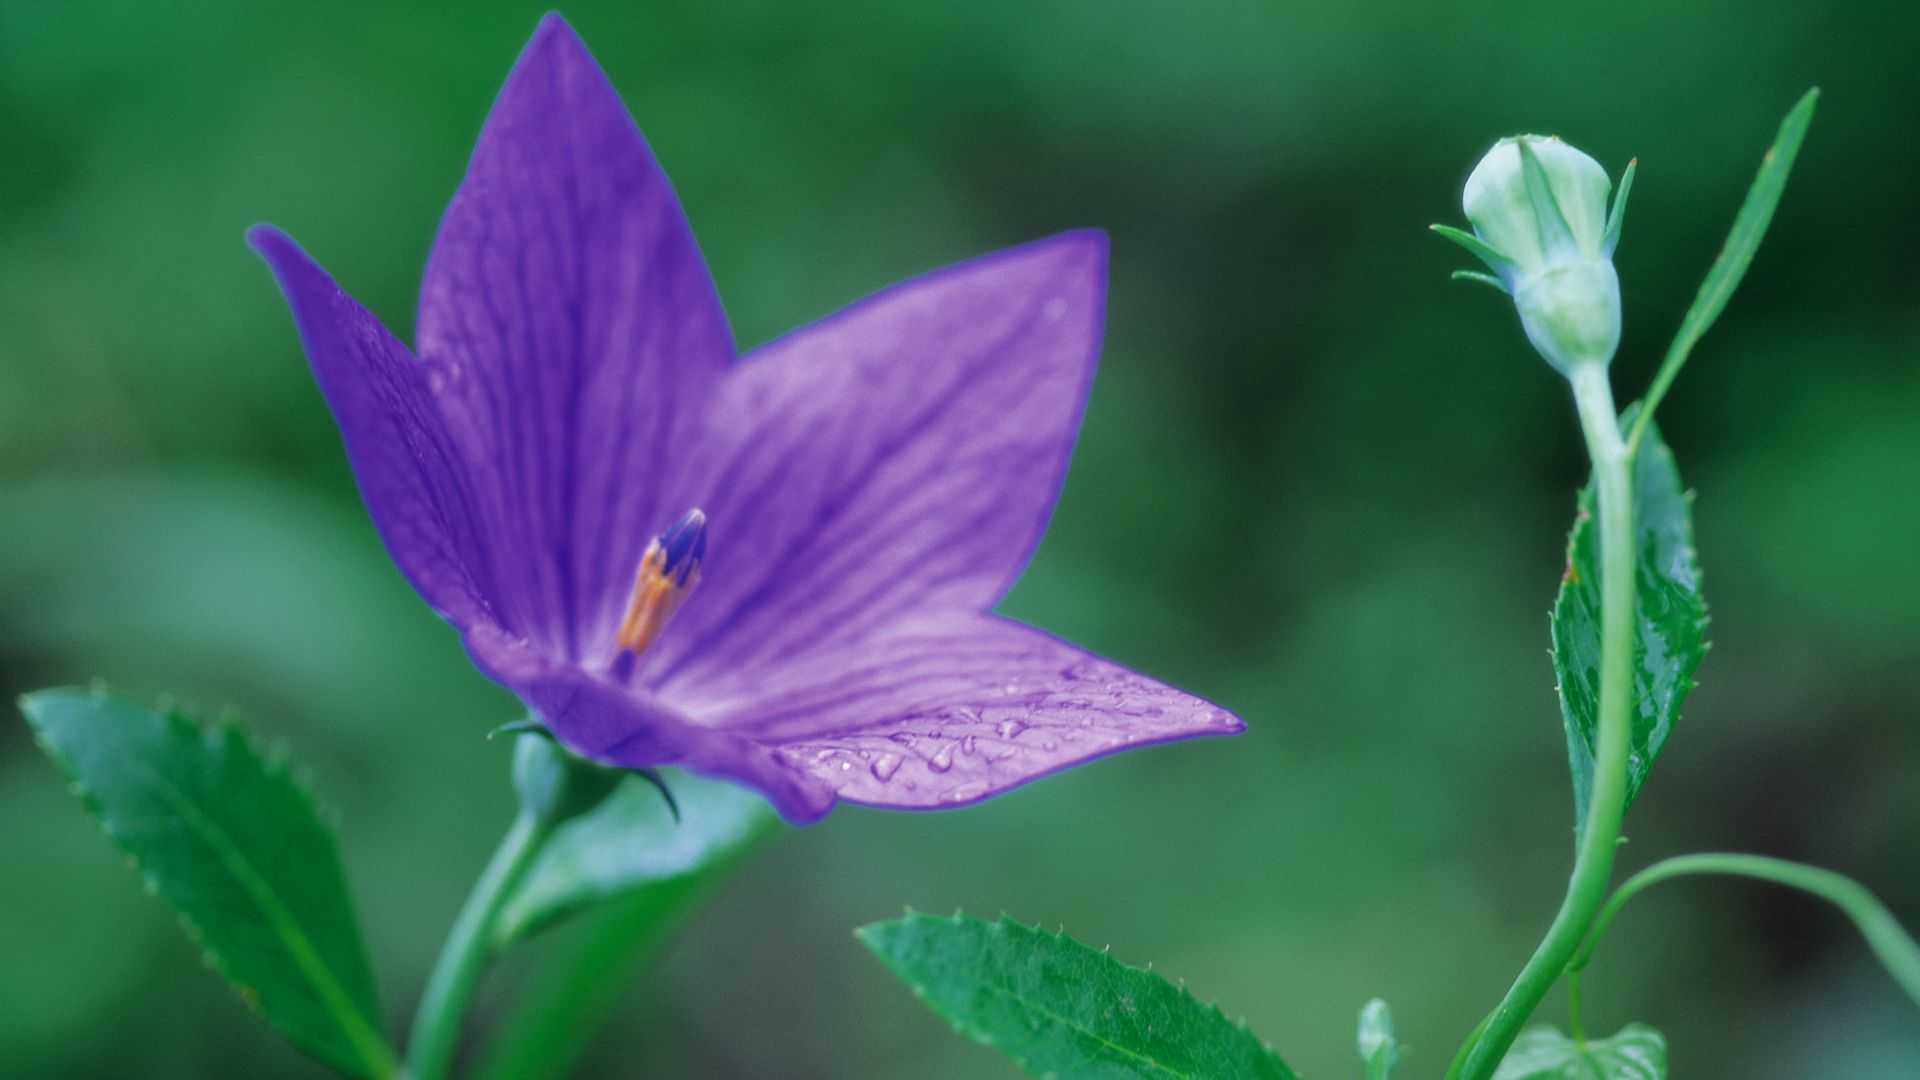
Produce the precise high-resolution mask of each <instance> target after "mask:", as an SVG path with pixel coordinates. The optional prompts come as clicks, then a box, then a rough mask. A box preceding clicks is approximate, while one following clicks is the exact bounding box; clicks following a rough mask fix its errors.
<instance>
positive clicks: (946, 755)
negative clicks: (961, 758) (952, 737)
mask: <svg viewBox="0 0 1920 1080" xmlns="http://www.w3.org/2000/svg"><path fill="white" fill-rule="evenodd" d="M927 768H929V769H932V770H933V771H934V772H946V771H947V770H948V769H951V768H953V744H952V743H948V744H947V745H945V746H943V747H941V748H940V749H939V750H936V751H935V752H934V755H933V756H932V757H930V758H928V759H927Z"/></svg>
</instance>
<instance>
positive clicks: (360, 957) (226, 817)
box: [20, 689, 398, 1076]
mask: <svg viewBox="0 0 1920 1080" xmlns="http://www.w3.org/2000/svg"><path fill="white" fill-rule="evenodd" d="M20 708H21V711H22V712H23V713H24V714H25V715H26V718H27V722H28V723H29V724H31V725H32V727H33V730H34V733H35V735H36V737H37V738H38V739H39V741H40V744H41V745H42V746H43V747H45V749H46V751H47V753H48V754H49V755H50V756H51V757H52V758H53V760H54V761H55V762H56V763H57V764H58V765H59V766H60V768H61V769H62V770H63V771H64V772H65V773H66V774H67V776H68V778H69V779H70V780H71V781H72V782H73V786H74V789H75V791H76V792H77V793H78V794H79V795H80V797H81V799H82V800H84V801H85V803H86V805H87V808H88V810H90V811H91V812H92V813H93V815H94V817H95V818H96V819H97V820H98V821H99V823H100V827H101V828H102V829H103V830H105V831H106V833H107V835H108V836H110V837H111V838H112V839H113V841H114V842H115V843H116V844H118V845H119V846H120V847H121V849H122V850H124V851H125V852H126V853H127V855H128V856H129V857H130V858H131V860H132V862H133V864H134V866H135V868H136V869H137V870H138V871H139V872H140V874H141V876H142V877H143V878H145V879H146V883H147V887H148V888H149V890H150V891H152V892H153V893H154V894H155V895H157V896H159V897H160V898H161V899H162V900H165V901H166V902H167V903H168V904H169V905H170V906H172V907H173V909H174V910H175V911H176V912H178V913H179V915H180V919H181V921H182V923H183V924H184V925H185V927H186V929H187V932H188V933H189V934H191V935H192V936H193V937H194V938H195V940H197V941H198V942H199V944H200V945H201V947H202V948H204V949H205V950H206V958H207V962H208V963H209V964H210V965H211V966H212V967H213V968H214V970H216V971H218V972H219V973H220V974H221V975H223V976H225V977H226V979H227V981H229V982H230V983H232V984H233V985H234V987H235V989H237V990H238V991H239V993H240V996H241V997H242V998H243V999H245V1000H246V1001H247V1002H248V1003H249V1004H251V1005H253V1006H254V1007H255V1008H257V1009H258V1010H259V1012H260V1014H261V1015H262V1016H263V1017H264V1018H265V1019H266V1020H267V1022H268V1023H270V1024H272V1025H273V1026H274V1027H275V1028H277V1029H278V1030H279V1031H280V1032H281V1033H282V1034H284V1035H285V1036H286V1037H287V1038H288V1039H289V1040H290V1041H292V1042H293V1043H294V1044H295V1045H297V1046H299V1047H300V1048H301V1049H303V1050H305V1051H306V1052H308V1053H310V1054H312V1055H313V1056H314V1057H316V1058H318V1059H320V1060H321V1061H323V1062H326V1063H327V1064H328V1065H331V1066H333V1067H334V1068H336V1069H339V1070H341V1071H343V1072H347V1073H350V1074H353V1075H357V1076H390V1075H392V1074H394V1073H395V1072H396V1071H397V1069H398V1064H397V1061H396V1059H395V1055H394V1053H393V1051H392V1049H391V1048H390V1047H389V1046H388V1044H387V1042H386V1039H385V1038H384V1037H383V1036H382V1035H381V1032H380V1015H381V1014H380V1006H379V1002H378V1000H377V997H376V995H375V990H374V982H373V974H372V968H371V966H370V965H369V963H368V961H367V952H366V946H365V944H364V943H363V942H362V940H361V937H360V926H359V923H358V921H357V920H356V919H355V917H354V912H353V905H352V902H351V900H350V899H349V897H348V895H347V882H346V873H345V871H344V870H343V868H342V866H341V863H340V853H339V849H338V846H337V844H336V842H335V839H334V835H333V831H332V829H331V828H330V827H329V826H328V825H327V824H326V823H325V822H323V821H322V820H321V818H320V815H319V814H318V813H317V812H316V811H315V809H314V805H313V801H312V799H311V797H310V796H309V795H308V793H307V791H306V789H305V788H304V787H303V786H302V785H301V784H300V783H299V782H298V781H296V780H295V778H294V777H293V776H292V775H291V773H290V772H289V770H288V768H287V766H286V764H285V762H283V761H281V760H278V759H276V758H269V757H266V756H263V755H262V754H261V753H260V751H259V749H258V748H257V747H255V746H254V744H253V743H252V742H251V740H249V739H248V738H247V736H246V735H245V733H243V732H241V731H240V730H239V729H238V728H236V727H234V726H232V725H230V724H221V725H216V726H213V727H203V726H201V725H200V724H198V723H195V722H194V721H193V720H192V719H190V718H188V717H187V716H185V715H184V714H182V713H179V712H175V711H171V710H170V711H167V712H165V713H160V712H155V711H153V710H151V709H148V708H145V707H143V706H141V705H138V704H135V703H133V702H130V701H127V700H125V699H123V698H118V697H114V696H112V695H109V694H107V693H105V692H103V691H95V690H80V689H62V690H44V691H41V692H39V693H35V694H29V695H27V696H26V697H24V698H22V699H21V702H20Z"/></svg>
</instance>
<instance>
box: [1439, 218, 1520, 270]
mask: <svg viewBox="0 0 1920 1080" xmlns="http://www.w3.org/2000/svg"><path fill="white" fill-rule="evenodd" d="M1427 228H1429V229H1431V230H1433V231H1434V232H1436V233H1438V234H1440V235H1441V236H1444V237H1446V238H1447V239H1449V240H1451V241H1453V242H1454V243H1456V244H1459V245H1460V246H1461V247H1463V248H1465V249H1467V251H1468V253H1469V254H1471V255H1473V257H1474V258H1476V259H1479V260H1480V261H1481V262H1483V263H1486V264H1487V269H1489V270H1491V271H1493V272H1494V273H1496V274H1502V273H1505V272H1507V271H1508V270H1511V269H1512V268H1513V265H1514V264H1513V260H1512V259H1509V258H1507V257H1506V256H1505V255H1503V254H1501V253H1500V251H1499V250H1498V249H1497V248H1495V247H1494V246H1493V245H1492V244H1489V243H1487V242H1486V241H1485V240H1482V239H1480V238H1479V237H1478V236H1475V235H1474V234H1473V233H1470V232H1468V231H1467V230H1465V229H1458V228H1455V227H1454V226H1452V225H1429V226H1427Z"/></svg>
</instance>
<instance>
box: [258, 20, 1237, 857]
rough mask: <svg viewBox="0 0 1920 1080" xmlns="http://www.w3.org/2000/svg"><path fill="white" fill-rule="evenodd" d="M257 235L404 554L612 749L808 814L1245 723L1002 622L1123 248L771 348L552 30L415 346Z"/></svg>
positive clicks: (496, 664) (1096, 249)
mask: <svg viewBox="0 0 1920 1080" xmlns="http://www.w3.org/2000/svg"><path fill="white" fill-rule="evenodd" d="M251 239H252V242H253V244H254V246H255V247H256V248H257V249H258V250H259V251H260V252H261V254H262V255H263V256H264V257H265V258H266V260H267V262H268V263H269V264H270V265H271V266H272V268H273V270H274V272H275V274H276V275H277V276H278V277H279V279H280V283H281V287H282V289H283V290H284V292H285V293H286V295H287V299H288V302H289V303H290V305H291V306H292V308H293V311H294V317H295V321H296V323H297V324H298V326H299V330H300V335H301V338H302V340H303V342H304V343H305V345H306V349H307V355H308V358H309V360H310V361H311V363H312V365H313V369H314V374H315V377H316V379H317V380H318V382H319V384H320V388H321V390H322V392H323V393H324V394H325V395H326V398H327V401H328V403H329V404H330V405H331V406H332V408H333V411H334V415H335V418H336V419H337V420H338V422H339V424H340V429H341V433H342V436H343V438H344V440H345V442H346V447H347V454H348V457H349V459H350V460H351V462H352V465H353V469H354V475H355V478H356V480H357V481H358V483H359V486H360V489H361V493H362V495H363V497H364V498H365V500H366V503H367V507H368V510H369V511H370V512H371V514H372V516H373V519H374V522H375V524H376V526H377V527H378V528H379V530H380V533H381V536H382V537H383V539H384V540H385V541H386V544H387V548H388V550H389V551H390V552H391V553H392V555H393V558H394V561H395V562H396V563H397V564H398V565H399V567H400V569H401V571H402V572H403V573H404V574H405V575H406V576H407V578H408V580H409V581H411V582H412V583H413V585H414V587H415V588H416V589H417V590H418V591H419V593H420V595H421V596H422V597H423V598H425V599H426V601H427V602H428V603H429V604H431V605H432V606H433V607H434V609H435V610H437V611H438V612H439V613H440V614H441V615H442V616H443V617H445V618H446V619H447V620H448V621H449V622H451V623H452V624H453V625H454V626H456V627H457V628H459V630H460V631H461V634H462V637H463V639H464V641H465V642H466V645H467V649H468V651H469V653H470V654H471V655H472V657H473V659H474V661H475V663H476V664H477V665H478V666H479V667H480V669H481V670H482V671H483V672H485V673H486V674H487V675H488V676H490V677H492V678H494V679H496V680H498V681H500V682H501V683H503V684H505V685H507V686H509V687H511V688H512V689H513V690H515V691H516V692H517V693H518V694H519V695H520V696H521V697H522V698H523V699H524V700H525V701H526V702H527V703H528V705H529V706H530V707H531V708H533V709H534V710H535V711H536V712H538V713H539V714H540V716H541V717H542V719H543V720H544V721H545V722H546V723H547V725H548V726H549V727H550V728H551V729H552V730H553V731H554V732H555V734H557V735H558V736H559V737H560V738H561V739H563V740H565V741H566V742H567V743H568V744H569V745H571V746H572V747H574V748H575V749H576V750H578V751H580V752H581V753H583V754H586V755H588V756H590V757H593V758H596V759H598V760H601V761H605V762H608V763H612V764H618V765H627V766H635V767H638V766H650V765H659V764H668V763H674V764H681V765H685V766H687V767H690V768H694V769H697V770H701V771H704V772H708V773H713V774H718V775H723V776H728V777H732V778H735V779H737V780H740V781H742V782H745V783H748V784H752V785H754V786H755V787H757V788H759V789H760V790H762V791H763V792H765V793H766V794H767V796H768V797H769V798H770V799H771V800H772V801H773V803H774V804H775V805H776V806H777V807H778V808H779V809H780V811H781V812H782V813H783V814H785V815H786V816H787V817H788V818H790V819H792V820H794V821H808V820H813V819H815V818H818V817H819V816H820V815H822V814H824V813H825V812H826V811H827V810H828V809H829V808H830V807H831V806H832V804H833V803H834V801H835V800H836V799H848V800H850V801H854V802H861V803H866V804H870V805H875V806H889V807H902V808H924V807H937V806H951V805H957V804H961V803H967V802H972V801H975V800H978V799H982V798H985V797H987V796H989V795H993V794H996V793H998V792H1001V791H1005V790H1007V789H1008V788H1011V787H1014V786H1016V785H1018V784H1021V783H1024V782H1026V781H1028V780H1031V779H1034V778H1035V777H1037V776H1040V775H1043V774H1045V773H1048V772H1051V771H1053V770H1055V769H1059V768H1064V767H1066V766H1068V765H1072V764H1076V763H1078V762H1081V761H1085V760H1088V759H1090V758H1093V757H1096V756H1099V755H1101V754H1105V753H1108V752H1111V751H1115V750H1119V749H1124V748H1126V747H1129V746H1138V745H1144V744H1147V743H1152V742H1159V741H1165V740H1168V739H1176V738H1184V737H1188V736H1193V735H1206V734H1227V733H1232V732H1235V731H1238V730H1240V726H1241V725H1240V723H1239V721H1238V720H1236V719H1234V718H1233V717H1232V716H1231V715H1229V714H1228V713H1226V712H1224V711H1222V710H1221V709H1219V708H1216V707H1215V706H1212V705H1210V704H1208V703H1206V702H1204V701H1201V700H1200V699H1198V698H1194V697H1191V696H1189V695H1187V694H1184V693H1181V692H1180V691H1177V690H1174V689H1171V688H1169V687H1166V686H1164V685H1161V684H1159V683H1156V682H1154V681H1152V680H1150V679H1147V678H1145V677H1143V676H1140V675H1138V674H1135V673H1133V672H1131V671H1128V670H1126V669H1125V668H1122V667H1119V666H1118V665H1115V664H1112V663H1108V662H1106V661H1104V660H1100V659H1098V658H1096V657H1093V656H1091V655H1089V654H1087V653H1085V652H1083V651H1081V650H1079V649H1077V648H1075V647H1073V646H1071V645H1068V644H1066V643H1065V642H1062V641H1059V640H1057V639H1055V638H1053V637H1050V636H1048V635H1046V634H1044V633H1042V632H1040V631H1037V630H1034V629H1031V628H1029V627H1025V626H1022V625H1020V624H1018V623H1015V622H1012V621H1010V620H1007V619H1004V618H1000V617H998V616H994V615H992V614H989V613H988V612H989V609H990V608H991V607H992V606H993V605H994V604H995V603H996V602H997V601H998V600H999V599H1000V597H1001V595H1002V594H1003V593H1004V592H1005V590H1006V588H1007V587H1008V585H1010V584H1011V582H1012V581H1013V579H1014V578H1015V576H1017V574H1018V573H1019V571H1020V568H1021V567H1022V565H1023V564H1024V563H1025V562H1026V560H1027V557H1028V556H1029V554H1030V553H1031V552H1032V550H1033V547H1034V545H1035V544H1036V543H1037V542H1038V541H1039V538H1040V534H1041V532H1042V530H1043V529H1044V528H1045V525H1046V519H1047V516H1048V514H1049V513H1050V512H1051V510H1052V508H1053V503H1054V501H1055V498H1056V497H1057V495H1058V492H1059V488H1060V483H1061V480H1062V477H1063V476H1064V473H1065V470H1066V464H1067V458H1068V455H1069V453H1070V452H1071V450H1072V447H1073V441H1074V435H1075V432H1076V429H1077V428H1078V425H1079V419H1080V414H1081V410H1082V406H1083V404H1084V402H1085V397H1086V391H1087V386H1088V384H1089V381H1090V379H1091V377H1092V372H1093V368H1094V362H1095V359H1096V357H1097V354H1098V350H1099V338H1100V331H1101V325H1102V322H1103V310H1102V307H1103V304H1104V297H1105V279H1106V244H1105V240H1104V238H1103V237H1101V236H1100V235H1099V234H1097V233H1089V232H1082V233H1068V234H1064V235H1061V236H1056V237H1053V238H1051V239H1048V240H1043V241H1040V242H1038V243H1034V244H1029V245H1026V246H1024V247H1021V248H1016V249H1013V250H1010V251H1005V252H1001V253H998V254H995V255H991V256H987V257H985V258H982V259H977V260H974V261H972V262H969V263H965V264H962V265H960V266H956V267H952V268H949V269H947V270H943V271H939V272H936V273H933V274H929V275H927V276H925V277H922V278H919V279H916V280H914V281H910V282H907V283H905V284H903V285H899V286H896V287H894V288H892V289H889V290H887V291H885V292H883V293H881V294H879V295H877V296H874V297H872V298H870V299H868V300H865V301H863V302H861V303H858V304H855V305H854V306H852V307H851V308H848V309H847V310H845V311H843V312H841V313H839V314H837V315H834V316H831V317H829V318H827V319H825V320H822V321H821V322H818V323H815V324H814V325H812V326H809V327H806V328H803V329H801V330H799V331H796V332H794V333H793V334H791V335H789V336H787V337H785V338H782V339H780V340H778V341H775V342H774V343H772V344H770V345H767V346H765V347H763V348H761V349H758V350H756V351H754V352H752V353H750V354H748V355H747V356H745V357H739V358H737V357H736V354H735V350H734V346H733V342H732V338H731V336H730V334H729V333H728V330H727V325H726V317H725V314H724V312H723V311H722V309H721V307H720V302H719V299H718V297H717V296H716V294H715V292H714V288H713V283H712V280H711V278H710V276H709V275H708V272H707V269H706V265H705V262H704V260H703V259H702V258H701V255H700V251H699V248H698V247H697V245H696V244H695V243H694V240H693V233H692V230H691V228H690V227H689V226H688V224H687V221H686V218H685V215H684V214H683V213H682V212H681V209H680V205H679V202H678V200H677V199H676V198H675V196H674V194H673V191H672V188H671V187H670V186H669V185H668V182H667V179H666V175H665V174H664V173H663V172H662V171H661V169H660V167H659V165H658V164H657V163H656V162H655V161H654V159H653V156H652V154H651V153H650V152H649V150H648V149H647V146H646V143H645V141H644V140H643V139H642V138H641V135H640V132H639V130H638V129H637V128H636V127H635V126H634V124H633V122H632V120H631V119H630V118H629V117H628V116H627V113H626V109H625V107H624V106H623V105H622V104H621V102H620V99H619V97H618V96H617V95H616V94H615V92H614V90H613V88H612V87H611V86H610V85H609V84H608V82H607V80H606V77H605V75H604V74H602V72H601V71H600V69H599V67H598V66H597V65H595V64H594V62H593V60H592V58H591V57H590V56H589V55H588V54H587V51H586V48H585V46H584V45H583V44H582V43H581V42H580V40H579V39H578V38H577V37H576V36H575V35H574V34H573V32H572V30H571V29H570V28H568V27H567V25H566V24H565V23H564V22H563V21H561V20H560V19H559V18H558V17H554V16H549V17H548V18H547V19H546V20H545V21H543V22H542V24H541V26H540V29H539V31H538V32H537V33H536V34H535V35H534V38H533V41H532V42H531V43H530V44H529V45H528V46H527V49H526V51H525V52H524V53H523V54H522V56H521V57H520V60H519V62H518V63H517V64H516V65H515V66H514V69H513V72H512V73H511V74H510V75H509V76H508V79H507V84H506V87H505V89H504V90H502V92H501V94H500V98H499V100H498V102H496V103H495V105H494V108H493V112H492V114H491V115H490V116H489V118H488V120H487V124H486V127H485V130H484V131H483V132H482V133H481V136H480V141H479V145H478V146H477V147H476V149H475V151H474V155H473V160H472V163H471V164H470V166H469V168H468V172H467V177H466V179H465V181H464V182H463V183H462V184H461V186H460V189H459V191H458V193H457V194H456V195H455V197H454V200H453V203H452V205H451V207H450V208H449V209H448V211H447V214H446V217H445V219H444V220H443V221H442V223H441V227H440V232H439V235H438V237H437V239H436V240H435V243H434V248H433V254H432V257H431V259H430V260H429V263H428V267H427V273H426V279H425V282H424V284H423V288H422V296H421V305H420V320H419V334H420V347H419V354H418V356H417V357H416V356H415V355H413V354H412V353H410V352H409V350H408V349H407V348H406V347H405V346H404V345H402V344H401V343H400V342H399V341H398V340H396V339H395V338H394V337H393V335H392V334H390V333H388V332H387V331H386V329H385V328H384V327H383V326H382V325H381V324H380V322H379V320H378V319H376V318H375V317H374V316H373V315H372V314H370V313H369V312H368V311H367V310H366V309H364V308H363V307H361V306H360V305H359V304H357V303H355V302H354V301H353V300H352V299H351V298H350V297H348V296H347V295H346V294H345V293H343V292H342V291H341V290H340V289H339V288H338V286H336V285H335V284H334V282H333V281H332V279H331V278H329V277H328V276H327V274H326V272H325V271H323V270H321V269H320V268H319V267H318V266H317V265H316V264H314V263H313V262H312V261H311V260H310V259H309V258H308V257H307V256H306V255H305V254H304V253H303V252H302V251H301V250H300V249H299V248H298V247H297V246H295V245H294V243H293V242H292V241H291V240H289V239H288V238H287V237H286V236H285V235H283V234H281V233H279V232H278V231H276V230H273V229H271V228H266V227H262V228H259V229H256V230H255V231H254V232H253V233H252V234H251ZM696 508H697V510H696Z"/></svg>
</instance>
